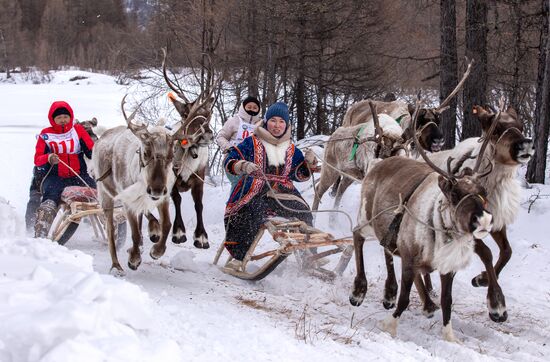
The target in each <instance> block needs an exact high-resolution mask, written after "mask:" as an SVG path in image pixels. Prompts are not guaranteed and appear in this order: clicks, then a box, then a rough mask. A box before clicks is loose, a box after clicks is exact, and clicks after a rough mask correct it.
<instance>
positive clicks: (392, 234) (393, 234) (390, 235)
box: [380, 172, 431, 254]
mask: <svg viewBox="0 0 550 362" xmlns="http://www.w3.org/2000/svg"><path fill="white" fill-rule="evenodd" d="M429 175H431V172H429V173H427V174H426V175H425V176H424V177H422V179H421V180H420V181H419V182H417V183H416V184H415V185H414V187H413V188H412V191H411V192H409V193H408V194H407V195H405V198H404V199H403V203H402V205H406V204H407V202H408V201H409V199H410V198H411V197H412V195H414V193H415V192H416V190H417V189H418V187H419V186H420V185H421V184H422V183H423V182H424V181H425V180H426V178H427V177H428V176H429ZM398 211H399V213H398V214H397V215H396V216H395V217H394V218H393V220H392V222H391V223H390V226H389V228H388V232H387V233H386V234H385V235H384V236H383V237H382V240H380V245H382V246H383V247H384V248H386V249H387V250H388V251H390V252H391V253H392V254H394V252H395V251H396V250H397V235H399V229H400V227H401V221H403V215H404V214H405V212H404V208H400V209H398Z"/></svg>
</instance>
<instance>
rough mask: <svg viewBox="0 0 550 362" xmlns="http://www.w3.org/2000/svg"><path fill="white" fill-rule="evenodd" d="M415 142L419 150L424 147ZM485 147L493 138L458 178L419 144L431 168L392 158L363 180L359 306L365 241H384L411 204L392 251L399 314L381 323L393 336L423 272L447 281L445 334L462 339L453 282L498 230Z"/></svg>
mask: <svg viewBox="0 0 550 362" xmlns="http://www.w3.org/2000/svg"><path fill="white" fill-rule="evenodd" d="M416 113H417V112H416ZM415 120H416V114H415ZM413 124H414V121H413ZM413 137H414V141H415V143H416V144H417V147H418V146H419V142H418V140H417V138H416V136H413ZM486 145H487V141H486V142H485V143H484V145H483V146H482V151H481V152H480V154H479V156H478V159H477V161H478V162H477V163H476V165H475V167H474V169H473V170H472V169H469V168H468V169H464V170H463V171H462V172H461V173H460V174H459V175H457V176H455V175H453V174H452V173H451V171H450V170H448V171H447V172H445V171H443V170H442V169H440V168H439V167H437V166H436V165H434V164H433V163H431V162H430V161H429V159H428V158H427V156H426V155H425V153H424V151H423V150H422V148H421V147H418V149H419V152H420V155H421V156H422V157H423V158H424V159H425V160H426V163H422V162H419V161H415V160H411V159H407V158H402V157H392V158H388V159H385V160H383V161H381V162H379V163H378V164H377V165H375V166H374V167H373V169H372V170H371V171H370V172H369V173H368V174H367V176H366V177H365V179H364V180H363V184H362V189H361V201H362V202H361V208H360V210H359V226H358V227H357V228H356V229H355V230H354V234H353V239H354V246H355V257H356V265H357V276H356V277H355V281H354V285H353V289H352V293H351V295H350V302H351V304H352V305H355V306H358V305H360V304H361V303H362V301H363V299H364V297H365V294H366V292H367V280H366V275H365V269H364V261H363V243H364V241H365V237H366V236H367V234H369V232H371V230H373V231H374V234H375V236H376V237H377V238H378V239H379V240H381V241H382V240H383V239H384V238H385V237H386V235H387V234H388V232H392V228H393V225H392V224H393V223H394V220H395V218H396V216H395V213H393V212H392V211H394V210H395V209H396V205H401V204H402V203H404V205H405V206H403V207H404V209H405V212H404V213H403V215H402V220H401V223H400V226H399V227H398V230H397V231H396V240H395V245H394V246H393V247H392V249H390V251H391V252H392V253H395V254H396V255H399V256H400V257H401V260H402V273H401V292H400V295H399V301H398V304H397V309H396V310H395V312H393V313H392V315H391V316H389V317H388V318H387V319H386V320H385V321H384V322H383V325H382V326H383V329H384V330H386V331H388V332H390V334H391V335H392V336H395V335H396V332H397V324H398V318H399V317H400V316H401V314H402V313H403V311H404V310H405V309H406V308H407V306H408V304H409V294H410V290H411V287H412V284H413V282H414V283H416V284H417V286H418V284H419V282H420V283H421V277H420V276H421V274H423V273H426V272H431V271H433V270H438V271H439V273H440V275H441V284H442V287H441V288H442V293H441V306H442V311H443V337H444V339H445V340H448V341H456V339H455V337H454V333H453V330H452V325H451V320H450V319H451V305H452V293H451V291H452V283H453V278H454V275H455V273H456V272H457V271H458V270H459V269H462V268H464V267H465V266H466V265H467V264H468V262H469V260H470V259H471V256H472V255H473V253H474V248H475V246H474V244H475V242H474V238H483V237H484V236H486V235H487V234H488V232H489V231H490V230H491V228H492V216H491V214H490V213H489V212H488V211H487V210H486V202H485V198H486V195H487V193H486V191H485V189H484V187H483V186H482V185H481V183H480V180H479V178H480V177H481V175H479V174H478V173H477V172H478V171H479V167H480V164H481V160H482V157H483V150H484V149H485V147H486ZM448 164H450V162H449V163H448ZM403 198H405V200H403ZM386 247H389V246H388V245H386Z"/></svg>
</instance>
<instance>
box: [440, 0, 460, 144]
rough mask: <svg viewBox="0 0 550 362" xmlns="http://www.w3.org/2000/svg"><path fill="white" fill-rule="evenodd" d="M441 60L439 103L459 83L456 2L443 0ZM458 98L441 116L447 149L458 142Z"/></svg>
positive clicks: (441, 3) (452, 101) (441, 4)
mask: <svg viewBox="0 0 550 362" xmlns="http://www.w3.org/2000/svg"><path fill="white" fill-rule="evenodd" d="M440 8H441V19H440V24H441V25H440V29H441V44H440V49H441V58H440V61H439V62H440V63H439V69H440V71H439V102H440V103H441V102H443V100H444V99H445V98H447V96H448V95H449V94H450V93H451V92H452V91H453V89H454V88H455V87H456V85H457V83H458V78H457V71H458V69H457V68H458V66H457V50H456V1H455V0H441V2H440ZM456 105H457V101H456V98H454V97H453V99H452V100H451V102H450V104H449V109H448V110H447V111H445V112H443V114H442V115H441V129H442V131H443V137H444V138H445V148H446V149H450V148H453V147H454V146H455V141H456Z"/></svg>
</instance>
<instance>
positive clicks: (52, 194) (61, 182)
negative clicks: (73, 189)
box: [42, 173, 96, 205]
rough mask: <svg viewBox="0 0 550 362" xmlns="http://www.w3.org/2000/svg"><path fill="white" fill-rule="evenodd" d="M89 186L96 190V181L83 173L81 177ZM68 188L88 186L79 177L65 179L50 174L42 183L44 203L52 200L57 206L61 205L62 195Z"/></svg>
mask: <svg viewBox="0 0 550 362" xmlns="http://www.w3.org/2000/svg"><path fill="white" fill-rule="evenodd" d="M80 177H82V179H84V181H86V183H87V184H88V186H90V187H92V188H94V189H95V188H96V184H95V181H94V179H92V178H91V177H90V175H88V173H82V174H81V175H80ZM68 186H86V185H85V184H84V183H83V182H82V180H80V178H78V177H76V176H75V177H70V178H63V177H59V176H57V175H54V174H52V173H50V174H49V175H48V176H47V177H46V178H45V179H44V182H43V183H42V202H44V201H46V200H52V201H54V202H55V204H56V205H59V200H60V199H61V194H62V193H63V190H64V189H65V187H68Z"/></svg>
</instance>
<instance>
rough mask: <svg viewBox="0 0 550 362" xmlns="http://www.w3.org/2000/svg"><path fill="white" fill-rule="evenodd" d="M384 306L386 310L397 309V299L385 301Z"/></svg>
mask: <svg viewBox="0 0 550 362" xmlns="http://www.w3.org/2000/svg"><path fill="white" fill-rule="evenodd" d="M382 305H383V306H384V308H385V309H392V308H395V298H394V299H384V300H383V301H382Z"/></svg>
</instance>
